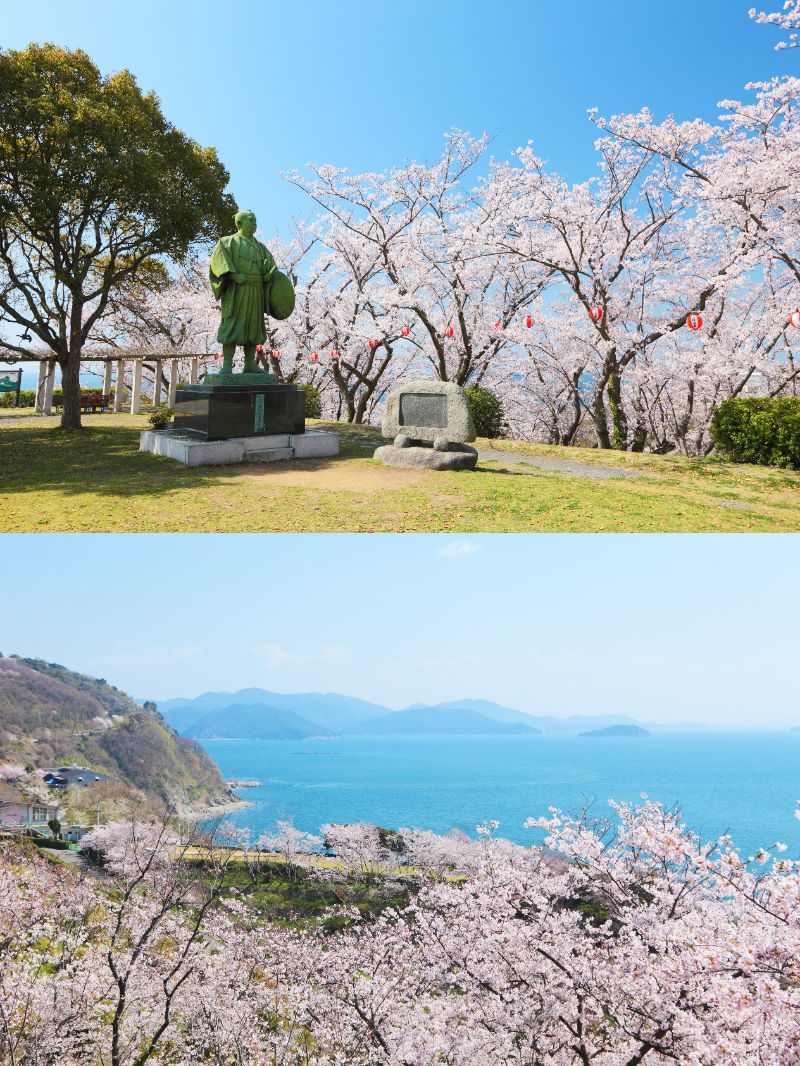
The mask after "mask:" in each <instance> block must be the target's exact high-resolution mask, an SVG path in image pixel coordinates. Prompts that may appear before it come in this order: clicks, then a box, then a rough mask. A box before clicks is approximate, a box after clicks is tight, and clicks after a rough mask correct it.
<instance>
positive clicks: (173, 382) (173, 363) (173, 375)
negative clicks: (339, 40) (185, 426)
mask: <svg viewBox="0 0 800 1066" xmlns="http://www.w3.org/2000/svg"><path fill="white" fill-rule="evenodd" d="M177 388H178V360H177V359H172V360H170V364H169V392H168V393H167V404H168V405H169V406H170V407H172V408H173V409H174V407H175V392H176V390H177Z"/></svg>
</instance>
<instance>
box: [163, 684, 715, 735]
mask: <svg viewBox="0 0 800 1066" xmlns="http://www.w3.org/2000/svg"><path fill="white" fill-rule="evenodd" d="M248 704H250V705H266V706H270V707H272V708H273V710H274V711H275V712H276V713H277V712H291V713H293V714H296V715H299V716H300V717H301V718H303V719H305V721H306V723H307V724H310V725H313V726H314V727H315V735H320V734H326V735H327V734H339V735H348V734H353V735H358V734H364V733H369V732H372V731H373V730H371V729H364V728H362V727H363V726H364V724H365V723H368V722H370V721H375V720H376V719H378V718H385V717H388V716H391V715H398V714H400V715H402V714H405V713H406V712H416V711H422V710H427V711H435V710H437V709H438V710H447V711H450V710H452V711H465V712H475V713H477V714H479V715H482V716H483V717H485V718H487V719H490V720H491V721H493V722H496V723H507V724H514V723H515V724H519V725H524V726H526V727H528V729H531V730H533V731H534V732H541V733H543V734H547V735H552V736H579V735H580V734H581V733H582V732H585V731H586V730H589V729H597V728H607V727H611V726H636V727H639V728H646V729H647V730H648V731H654V732H671V731H677V730H681V729H692V730H694V729H698V730H701V729H704V728H705V727H704V726H700V725H692V724H690V723H680V724H675V725H658V724H655V723H651V722H641V721H639V720H638V719H636V718H633V717H632V716H630V715H625V714H573V715H566V716H564V717H559V716H557V715H546V714H545V715H541V714H532V713H531V712H529V711H520V710H518V709H515V708H513V707H505V706H503V705H502V704H498V703H494V702H492V701H491V700H483V699H462V700H447V701H444V702H442V703H437V704H426V703H413V704H409V705H408V706H407V707H403V708H401V709H399V710H396V709H394V708H391V707H387V706H384V705H383V704H378V703H371V702H370V701H368V700H361V699H358V698H356V697H350V696H346V695H344V694H342V693H338V692H328V693H323V692H292V693H279V692H270V691H269V690H267V689H260V688H246V689H240V690H239V691H238V692H235V693H225V692H205V693H202V694H201V695H200V696H197V697H194V698H193V699H189V698H185V697H176V698H174V699H168V700H162V701H160V703H159V709H160V710H161V712H162V713H163V715H164V717H165V719H166V720H167V722H168V723H169V724H170V725H171V726H172V727H173V728H174V729H176V730H177V731H178V732H179V733H181V734H182V735H195V733H194V730H195V729H196V728H197V725H198V723H199V722H200V721H201V720H202V719H203V718H205V717H206V716H207V715H209V714H212V713H213V714H215V715H224V713H225V711H226V710H227V709H228V708H229V707H233V706H246V705H248ZM403 722H404V719H399V720H398V722H397V724H400V725H401V724H402V723H403ZM214 728H215V729H216V730H217V735H220V733H219V730H220V729H222V730H223V732H224V725H223V719H218V720H217V721H216V722H215V724H214ZM528 729H526V730H525V732H527V731H528ZM382 730H383V727H379V729H378V731H382ZM403 731H406V729H405V726H403ZM457 731H460V730H457ZM425 732H430V730H429V729H427V728H425V729H423V733H425ZM496 732H502V730H501V731H496ZM248 735H252V734H248ZM231 739H233V738H231Z"/></svg>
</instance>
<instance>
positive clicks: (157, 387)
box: [153, 359, 161, 407]
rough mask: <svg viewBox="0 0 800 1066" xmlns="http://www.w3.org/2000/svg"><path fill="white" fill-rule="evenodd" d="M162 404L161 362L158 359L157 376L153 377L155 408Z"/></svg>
mask: <svg viewBox="0 0 800 1066" xmlns="http://www.w3.org/2000/svg"><path fill="white" fill-rule="evenodd" d="M160 403H161V360H160V359H156V369H155V376H154V377H153V407H158V405H159V404H160Z"/></svg>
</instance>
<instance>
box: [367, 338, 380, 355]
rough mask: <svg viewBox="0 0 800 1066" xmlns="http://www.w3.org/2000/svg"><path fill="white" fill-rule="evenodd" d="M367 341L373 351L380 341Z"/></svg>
mask: <svg viewBox="0 0 800 1066" xmlns="http://www.w3.org/2000/svg"><path fill="white" fill-rule="evenodd" d="M367 343H368V344H369V347H370V351H373V352H374V351H375V349H376V348H377V347H378V342H377V341H375V340H370V341H367Z"/></svg>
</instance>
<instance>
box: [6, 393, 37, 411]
mask: <svg viewBox="0 0 800 1066" xmlns="http://www.w3.org/2000/svg"><path fill="white" fill-rule="evenodd" d="M16 402H17V394H16V392H1V393H0V407H13V406H14V405H15V403H16ZM35 404H36V389H21V390H20V394H19V405H20V407H34V406H35Z"/></svg>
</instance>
